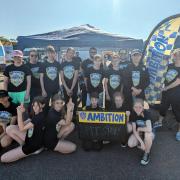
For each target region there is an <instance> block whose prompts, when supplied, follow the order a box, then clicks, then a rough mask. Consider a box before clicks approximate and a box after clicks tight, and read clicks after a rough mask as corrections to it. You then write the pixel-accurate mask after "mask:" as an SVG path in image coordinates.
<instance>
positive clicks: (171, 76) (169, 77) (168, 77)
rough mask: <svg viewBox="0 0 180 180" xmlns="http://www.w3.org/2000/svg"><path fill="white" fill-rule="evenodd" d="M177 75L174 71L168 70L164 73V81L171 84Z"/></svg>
mask: <svg viewBox="0 0 180 180" xmlns="http://www.w3.org/2000/svg"><path fill="white" fill-rule="evenodd" d="M177 75H178V72H177V71H176V70H175V69H170V70H169V71H168V72H167V73H166V81H167V82H171V81H173V80H174V79H175V78H176V77H177Z"/></svg>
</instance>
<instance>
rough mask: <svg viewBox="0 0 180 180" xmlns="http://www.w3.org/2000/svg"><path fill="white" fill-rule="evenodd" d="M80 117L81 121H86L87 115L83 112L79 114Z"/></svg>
mask: <svg viewBox="0 0 180 180" xmlns="http://www.w3.org/2000/svg"><path fill="white" fill-rule="evenodd" d="M79 116H80V117H81V119H83V120H84V119H86V113H85V112H83V111H82V112H80V113H79Z"/></svg>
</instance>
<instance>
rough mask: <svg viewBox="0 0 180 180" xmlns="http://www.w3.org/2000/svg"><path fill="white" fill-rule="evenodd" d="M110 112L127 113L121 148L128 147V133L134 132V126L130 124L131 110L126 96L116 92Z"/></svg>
mask: <svg viewBox="0 0 180 180" xmlns="http://www.w3.org/2000/svg"><path fill="white" fill-rule="evenodd" d="M107 110H108V111H110V112H125V113H126V124H125V126H122V129H121V131H122V137H121V147H126V145H127V141H128V133H131V132H132V125H131V124H130V123H129V115H130V109H129V108H128V107H127V106H126V105H125V103H124V96H123V94H122V93H120V92H115V93H114V95H113V101H112V103H111V106H110V107H109V109H107Z"/></svg>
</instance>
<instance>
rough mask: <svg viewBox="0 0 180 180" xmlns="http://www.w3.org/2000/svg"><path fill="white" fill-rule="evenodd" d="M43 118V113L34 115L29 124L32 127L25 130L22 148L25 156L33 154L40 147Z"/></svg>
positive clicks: (41, 143)
mask: <svg viewBox="0 0 180 180" xmlns="http://www.w3.org/2000/svg"><path fill="white" fill-rule="evenodd" d="M44 118H45V116H44V113H43V112H40V113H39V114H37V115H34V117H33V118H32V120H31V123H32V124H33V125H34V127H33V128H31V129H28V130H27V133H26V137H25V144H24V145H23V147H22V149H23V152H24V153H25V154H29V153H33V152H35V151H36V150H38V149H40V148H41V147H42V145H43V136H44V122H45V121H44Z"/></svg>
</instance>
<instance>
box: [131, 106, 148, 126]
mask: <svg viewBox="0 0 180 180" xmlns="http://www.w3.org/2000/svg"><path fill="white" fill-rule="evenodd" d="M143 113H144V116H142V115H137V114H136V112H134V111H132V112H131V114H130V117H129V120H130V122H132V123H136V127H137V128H138V127H146V121H147V120H151V117H150V113H149V112H148V111H147V110H144V112H143Z"/></svg>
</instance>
